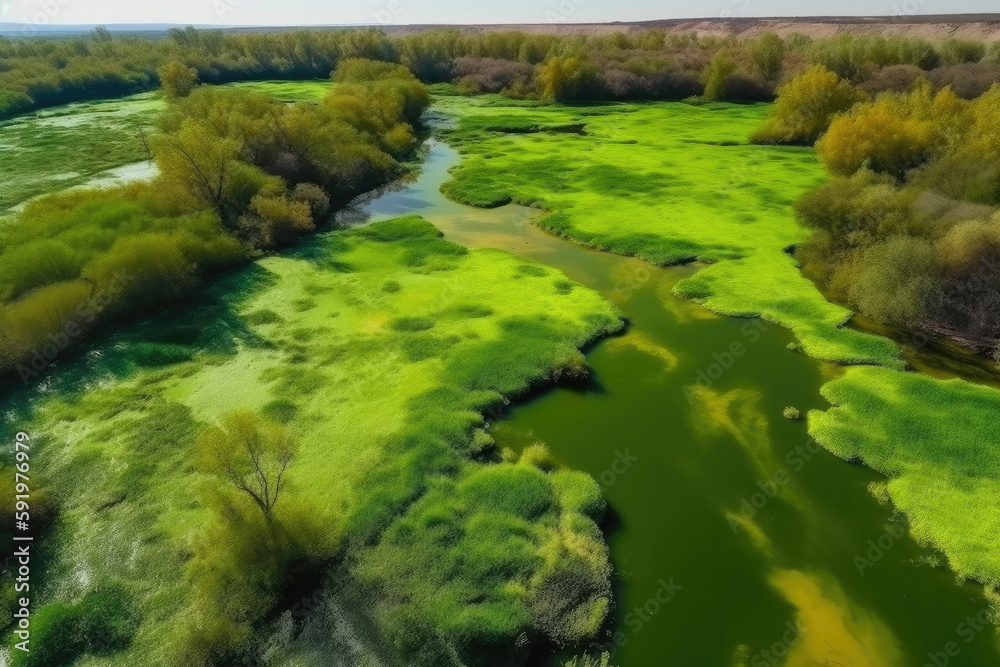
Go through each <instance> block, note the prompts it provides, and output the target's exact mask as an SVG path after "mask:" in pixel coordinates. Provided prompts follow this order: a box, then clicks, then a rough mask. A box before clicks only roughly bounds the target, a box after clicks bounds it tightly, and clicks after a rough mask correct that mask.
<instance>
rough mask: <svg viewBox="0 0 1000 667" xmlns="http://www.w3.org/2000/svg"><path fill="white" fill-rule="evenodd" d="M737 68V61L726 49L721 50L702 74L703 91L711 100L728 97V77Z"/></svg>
mask: <svg viewBox="0 0 1000 667" xmlns="http://www.w3.org/2000/svg"><path fill="white" fill-rule="evenodd" d="M735 69H736V63H735V62H734V61H733V58H732V56H731V55H730V54H729V52H728V51H726V50H725V49H723V50H721V51H719V52H718V53H716V54H715V56H714V57H713V58H712V61H711V62H710V63H709V64H708V67H707V68H706V69H705V72H704V73H703V74H702V83H704V84H705V90H704V92H703V93H702V95H703V96H704V98H705V99H706V100H708V101H709V102H718V101H719V100H723V99H726V77H728V76H729V75H730V74H732V73H733V72H734V71H735Z"/></svg>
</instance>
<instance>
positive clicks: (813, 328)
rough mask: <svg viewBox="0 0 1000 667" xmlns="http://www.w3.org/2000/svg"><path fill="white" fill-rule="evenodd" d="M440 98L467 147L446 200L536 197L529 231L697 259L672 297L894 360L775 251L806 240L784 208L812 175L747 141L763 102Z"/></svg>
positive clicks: (805, 161)
mask: <svg viewBox="0 0 1000 667" xmlns="http://www.w3.org/2000/svg"><path fill="white" fill-rule="evenodd" d="M440 104H441V108H443V109H445V110H448V111H450V112H451V113H453V114H456V115H457V116H458V127H457V129H455V130H453V131H449V132H447V134H446V136H447V138H448V140H449V141H451V142H453V143H454V144H455V145H456V146H458V147H459V149H460V150H461V152H462V153H463V154H464V155H465V156H466V159H465V160H464V161H463V163H462V164H461V165H460V166H459V167H458V168H457V169H456V170H455V172H454V180H452V181H451V182H449V183H447V184H446V186H445V193H446V194H447V195H448V196H450V197H452V198H454V199H456V200H458V201H461V202H464V203H469V204H473V205H477V206H497V205H500V204H504V203H507V202H509V201H516V202H519V203H523V204H528V205H533V206H538V207H540V208H543V209H545V210H546V211H547V215H546V216H545V217H543V218H541V219H540V220H539V221H538V224H539V225H540V226H541V227H542V228H544V229H546V230H549V231H551V232H552V233H555V234H559V235H562V236H566V237H569V238H571V239H573V240H575V241H578V242H580V243H584V244H587V245H590V246H593V247H596V248H599V249H601V250H607V251H610V252H615V253H619V254H623V255H636V256H638V257H641V258H643V259H646V260H648V261H651V262H654V263H657V264H678V263H682V262H690V261H698V262H701V263H704V264H706V265H708V266H706V267H705V268H704V269H703V270H701V271H700V272H699V273H697V274H696V275H695V276H693V277H691V278H688V279H686V280H684V281H681V282H680V283H679V284H678V285H677V287H676V291H677V292H678V293H679V294H681V295H683V296H687V297H689V298H692V299H694V300H696V301H699V302H700V303H703V304H704V305H706V306H707V307H709V308H711V309H713V310H716V311H718V312H723V313H728V314H733V315H761V316H763V317H765V318H767V319H769V320H772V321H775V322H778V323H780V324H782V325H784V326H787V327H789V328H790V329H792V330H793V331H794V332H795V333H796V335H797V336H798V337H799V338H800V340H801V341H802V343H803V346H804V347H805V349H806V351H807V352H808V353H809V354H811V355H813V356H815V357H817V358H820V359H828V360H835V361H844V362H860V363H885V364H896V363H898V362H897V361H896V350H895V348H894V346H893V345H892V344H891V343H890V342H889V341H887V340H885V339H881V338H877V337H875V336H868V335H864V334H860V333H858V332H856V331H851V330H849V329H844V328H842V327H841V325H842V324H843V323H844V322H846V321H847V319H848V318H849V317H850V315H851V314H850V312H849V311H847V310H845V309H843V308H840V307H838V306H835V305H833V304H830V303H829V302H827V301H826V300H825V299H824V298H823V296H822V295H821V294H820V293H819V292H818V291H817V290H816V289H815V287H814V286H813V285H812V284H811V283H810V282H809V281H808V280H807V279H805V278H803V277H802V275H801V274H800V272H799V269H798V267H797V266H796V264H795V261H794V259H793V258H792V257H791V256H789V255H788V253H786V252H785V249H786V248H788V247H789V246H794V245H795V244H797V243H800V242H802V241H803V240H805V238H807V236H808V234H807V232H806V230H804V229H803V228H801V227H799V226H797V225H796V224H795V221H794V219H793V218H792V215H791V204H792V202H793V201H794V200H795V199H796V198H797V197H798V196H800V194H802V193H804V192H806V191H807V190H808V189H810V188H813V187H815V186H816V185H817V184H818V183H820V182H821V180H822V174H821V172H820V170H819V169H818V168H817V165H816V163H815V159H814V157H813V154H812V152H811V151H809V150H808V149H801V148H785V147H757V146H752V145H748V144H747V143H746V136H747V135H748V134H749V133H750V131H751V130H752V129H753V128H754V127H755V126H756V125H757V124H759V123H760V121H761V119H762V118H763V117H764V115H765V114H766V113H767V107H765V106H735V105H706V106H689V105H678V104H654V105H614V106H602V107H584V108H580V107H572V106H559V105H555V106H538V105H534V104H529V105H525V104H523V103H518V102H507V101H505V100H503V99H501V98H498V97H479V98H476V99H473V100H470V99H468V98H462V97H448V98H442V100H441V102H440ZM581 128H582V131H581ZM622 165H629V167H628V168H625V167H624V166H622Z"/></svg>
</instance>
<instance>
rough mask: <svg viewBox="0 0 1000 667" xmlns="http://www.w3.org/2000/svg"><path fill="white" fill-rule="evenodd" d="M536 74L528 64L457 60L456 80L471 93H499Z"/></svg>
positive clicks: (505, 61) (482, 59) (503, 61)
mask: <svg viewBox="0 0 1000 667" xmlns="http://www.w3.org/2000/svg"><path fill="white" fill-rule="evenodd" d="M534 73H535V68H534V66H533V65H531V64H530V63H527V62H514V61H510V60H498V59H496V58H469V57H465V58H458V59H457V60H455V78H456V80H457V81H458V82H459V84H460V85H461V86H462V88H463V89H464V90H465V91H466V92H469V93H499V92H500V91H502V90H504V89H505V88H509V87H510V86H512V85H514V83H515V82H517V81H522V82H527V81H529V80H530V79H531V77H532V76H533V75H534Z"/></svg>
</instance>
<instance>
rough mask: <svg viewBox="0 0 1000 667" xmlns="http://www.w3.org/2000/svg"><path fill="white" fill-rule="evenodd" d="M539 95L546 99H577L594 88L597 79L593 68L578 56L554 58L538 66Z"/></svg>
mask: <svg viewBox="0 0 1000 667" xmlns="http://www.w3.org/2000/svg"><path fill="white" fill-rule="evenodd" d="M535 76H536V78H537V79H538V87H539V93H540V94H541V96H542V97H544V98H545V99H549V100H553V101H561V100H566V99H577V98H578V97H580V96H581V94H582V93H583V92H584V91H586V90H589V89H590V88H591V87H592V84H593V81H594V79H595V78H596V72H595V70H594V68H593V66H592V65H591V64H590V63H588V62H587V61H585V60H584V59H583V58H580V57H578V56H565V57H564V56H553V57H552V58H549V59H548V60H547V61H545V63H544V64H542V65H539V66H538V70H537V73H536V75H535Z"/></svg>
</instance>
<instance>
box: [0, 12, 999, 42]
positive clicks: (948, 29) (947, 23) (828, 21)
mask: <svg viewBox="0 0 1000 667" xmlns="http://www.w3.org/2000/svg"><path fill="white" fill-rule="evenodd" d="M555 18H558V17H555ZM98 25H99V24H80V25H44V26H37V27H36V26H33V25H30V24H22V23H3V22H0V35H4V36H8V37H17V36H46V37H60V36H70V35H78V34H81V33H85V32H89V31H91V30H93V29H94V28H96V27H97V26H98ZM106 27H107V28H108V30H110V31H112V32H120V33H132V34H147V35H150V34H165V33H166V31H167V30H168V29H170V28H182V27H184V26H183V25H180V24H172V23H122V24H112V25H107V26H106ZM195 27H196V28H204V29H221V30H224V31H226V32H279V31H283V30H298V29H312V30H333V29H345V28H346V29H351V28H355V29H356V28H363V27H371V26H362V25H314V26H219V25H196V26H195ZM375 27H380V28H382V29H383V30H385V31H386V32H387V33H389V34H409V33H414V32H421V31H424V30H430V29H434V28H444V27H447V28H457V29H459V30H462V31H464V32H484V31H487V30H523V31H526V32H534V33H543V32H555V33H563V34H601V33H608V32H616V31H624V32H634V31H641V30H648V29H650V28H660V29H664V30H667V31H670V32H688V31H693V32H697V33H698V34H701V35H719V36H728V35H733V36H747V37H750V36H753V35H756V34H760V33H762V32H766V31H774V32H777V33H778V34H791V33H801V34H804V35H809V36H811V37H826V36H831V35H836V34H841V33H848V34H855V35H860V34H867V35H883V36H890V35H903V34H905V35H912V36H920V37H926V38H928V39H940V38H944V37H961V38H966V39H978V40H983V41H998V40H1000V14H938V15H924V16H922V15H906V14H901V15H899V16H820V17H768V18H757V17H728V18H704V19H663V20H658V21H638V22H617V21H616V22H613V23H571V22H561V21H558V20H554V21H553V22H549V23H523V24H519V23H507V24H477V25H439V24H434V25H431V24H428V25H379V26H375Z"/></svg>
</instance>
